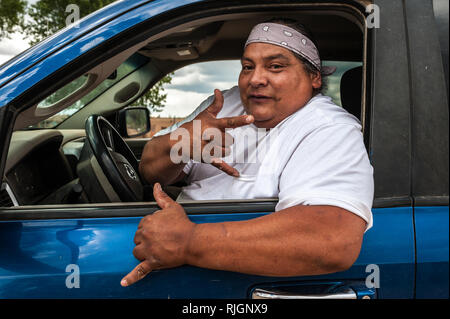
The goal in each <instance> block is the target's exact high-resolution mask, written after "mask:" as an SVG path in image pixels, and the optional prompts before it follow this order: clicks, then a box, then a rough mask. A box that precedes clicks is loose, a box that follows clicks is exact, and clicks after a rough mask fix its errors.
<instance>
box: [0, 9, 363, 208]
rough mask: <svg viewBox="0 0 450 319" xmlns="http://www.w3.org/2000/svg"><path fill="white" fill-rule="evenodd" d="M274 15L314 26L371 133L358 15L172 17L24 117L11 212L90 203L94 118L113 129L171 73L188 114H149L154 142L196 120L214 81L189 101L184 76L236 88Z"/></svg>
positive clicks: (12, 171) (10, 176) (12, 174)
mask: <svg viewBox="0 0 450 319" xmlns="http://www.w3.org/2000/svg"><path fill="white" fill-rule="evenodd" d="M272 17H286V18H293V19H296V20H299V21H302V22H303V24H305V25H306V26H308V28H309V29H310V30H311V31H312V33H313V34H314V35H315V38H316V40H317V42H318V47H319V51H320V52H321V57H322V60H323V61H325V64H330V65H335V66H337V67H338V70H337V72H336V73H335V75H333V76H332V77H330V78H329V80H328V88H327V91H326V92H325V94H329V95H331V96H332V97H333V100H334V101H335V103H337V104H340V105H342V106H343V107H344V108H346V109H348V110H349V112H351V113H352V114H354V115H355V116H356V117H358V118H359V119H360V120H361V122H362V124H363V129H364V128H365V127H366V123H367V116H368V112H367V109H366V81H365V79H366V74H365V72H366V65H367V52H366V48H367V34H366V31H365V30H366V29H365V25H364V23H365V22H364V21H365V20H364V16H363V14H362V13H361V11H360V10H358V9H355V8H354V7H352V6H350V5H346V4H342V5H327V4H320V5H303V4H301V5H294V4H292V5H277V4H273V5H271V6H267V7H264V8H260V7H256V6H253V5H243V6H241V7H239V6H238V7H236V8H229V9H223V8H222V10H220V11H219V10H206V9H205V10H204V11H203V12H202V14H198V15H197V14H189V15H187V16H184V15H182V16H180V17H178V18H174V19H173V20H170V23H169V22H168V23H166V24H165V25H166V26H167V27H166V29H164V30H161V28H160V29H158V30H159V31H158V32H154V33H151V35H150V36H147V37H144V38H143V36H142V35H137V36H139V37H140V38H139V41H138V44H135V45H134V46H133V47H131V48H128V49H126V50H124V51H122V52H121V53H119V54H116V55H115V56H109V57H107V56H106V54H107V53H103V54H105V59H104V61H103V62H102V63H101V64H99V65H97V66H95V67H94V68H91V69H89V70H85V72H84V73H83V74H82V75H79V76H77V77H75V78H72V79H71V80H70V81H68V82H66V83H61V85H60V86H59V87H58V89H57V90H56V91H55V90H53V91H49V92H48V94H47V96H46V97H45V98H44V99H41V100H40V101H36V103H34V104H33V105H32V106H31V107H29V108H27V109H26V110H24V111H23V112H21V113H20V114H19V115H18V116H17V119H16V122H15V125H14V127H15V132H14V133H13V135H12V139H11V146H10V149H9V156H8V159H7V164H6V171H5V175H4V178H3V186H2V193H3V194H4V195H5V196H6V197H10V198H12V199H11V201H9V202H8V204H5V205H6V206H12V205H19V206H29V205H48V204H53V205H66V204H70V205H73V204H92V201H91V200H90V199H89V196H88V195H86V196H85V194H83V189H84V186H83V185H81V186H82V187H81V190H80V188H79V187H77V185H79V176H78V173H77V172H78V170H77V165H79V164H80V163H81V160H82V156H83V155H82V153H83V147H84V145H85V143H87V140H86V138H85V131H84V130H85V123H86V119H87V118H88V117H89V116H90V115H92V114H97V115H101V116H103V117H106V118H108V119H110V120H112V121H114V119H115V118H116V114H117V112H118V111H119V110H120V109H122V108H125V107H127V106H129V105H130V104H132V103H133V102H134V101H136V100H137V99H138V98H139V97H140V96H141V95H142V94H145V92H147V90H149V89H150V88H151V87H152V86H153V85H154V84H155V83H157V82H158V80H160V79H161V78H163V77H164V76H165V75H166V74H169V73H171V72H175V76H174V80H173V85H172V86H167V87H166V90H167V91H166V93H167V94H168V97H167V101H168V102H169V103H170V102H172V101H178V102H174V103H176V104H178V105H179V104H181V103H180V101H183V102H184V103H183V105H179V106H180V107H182V109H181V108H180V109H179V110H178V111H177V112H179V113H169V112H165V111H166V110H163V112H162V113H161V114H160V116H159V118H158V114H152V115H151V116H152V122H151V125H152V132H151V135H153V134H155V133H156V132H157V131H158V130H160V129H163V128H166V127H168V126H170V125H172V124H173V121H178V120H180V119H182V118H184V117H185V116H186V115H187V114H189V113H190V112H189V110H188V109H189V108H190V110H193V109H194V108H195V107H197V106H198V102H199V101H200V100H201V99H200V98H198V97H199V96H201V97H202V98H203V97H206V96H209V95H211V94H212V90H211V91H210V88H209V87H208V90H207V91H209V92H206V90H205V89H204V88H205V85H206V84H208V83H205V81H202V79H198V81H197V83H196V84H195V85H194V86H193V87H192V91H189V92H194V91H195V90H197V93H198V94H197V95H196V96H197V99H194V98H192V96H193V95H192V94H191V93H185V94H187V95H185V96H183V95H180V94H179V92H176V91H177V90H178V91H182V90H181V88H182V87H183V86H184V87H187V86H188V85H191V83H188V82H178V81H184V80H185V79H184V80H183V77H182V74H185V75H186V74H190V75H193V74H194V72H196V71H192V70H193V69H195V68H196V67H197V68H198V66H200V65H203V66H204V65H210V66H211V65H213V66H214V67H212V69H214V71H215V75H216V76H217V75H218V74H222V76H223V77H224V78H226V79H230V78H236V80H235V82H236V83H237V73H238V71H239V69H238V67H235V66H233V67H230V65H234V64H233V63H236V61H238V60H239V58H240V56H241V54H242V49H243V45H244V42H245V39H246V37H247V35H248V34H249V32H250V30H251V28H252V27H253V26H254V25H255V24H257V23H260V22H262V21H265V20H267V19H270V18H272ZM150 30H151V29H150ZM220 61H223V62H220ZM233 61H234V62H233ZM237 63H239V62H237ZM202 82H203V83H202ZM223 82H226V83H221V84H222V85H223V86H222V87H219V88H220V89H226V88H227V87H226V86H229V84H230V83H229V81H228V80H227V81H223ZM192 83H195V81H193V82H192ZM343 83H344V84H343ZM42 87H43V88H44V87H45V83H43V84H42ZM61 92H63V93H64V94H62V93H61ZM185 92H187V91H185ZM189 94H191V95H190V96H189ZM162 114H165V115H164V116H162ZM30 128H32V129H33V130H32V131H31V130H30ZM365 133H366V132H365ZM366 134H367V133H366ZM50 142H51V143H50ZM144 144H145V142H142V143H141V144H136V143H135V145H134V147H138V148H139V147H141V148H143V145H144ZM136 145H137V146H136ZM43 152H44V153H45V154H55V157H54V161H60V164H59V165H56V164H55V165H50V166H45V165H41V164H43V163H42V162H46V161H47V162H48V163H52V162H50V161H49V160H48V158H47V157H45V156H40V155H39V154H41V155H42V154H43ZM31 163H33V165H31ZM40 163H41V164H40ZM61 163H62V164H61ZM54 167H58V169H59V173H58V178H59V177H61V176H63V177H64V178H60V179H58V181H56V180H55V181H52V179H53V176H54V175H55V174H54V172H53V171H52V169H53V168H54ZM38 172H39V173H38ZM96 172H97V173H98V174H99V175H102V176H101V177H99V179H98V180H99V181H103V182H105V183H107V184H108V185H106V186H104V191H105V192H106V191H108V190H109V189H111V188H113V187H112V186H111V185H110V184H111V183H110V182H108V178H105V176H104V173H102V172H101V169H98V168H97V169H96ZM26 177H27V178H26ZM31 177H33V178H31ZM53 182H54V183H53ZM25 188H28V189H33V190H36V191H37V192H38V194H37V195H36V196H34V197H33V198H32V199H30V198H29V197H26V196H23V195H22V194H23V193H22V191H21V190H23V189H25ZM77 192H80V194H78V193H77ZM30 194H31V193H30ZM28 195H29V194H28ZM105 198H115V197H114V196H109V197H108V196H107V197H105ZM142 199H143V201H148V200H149V198H142ZM107 202H109V201H108V200H105V203H107ZM97 203H98V201H97Z"/></svg>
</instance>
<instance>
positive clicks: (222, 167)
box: [211, 158, 239, 177]
mask: <svg viewBox="0 0 450 319" xmlns="http://www.w3.org/2000/svg"><path fill="white" fill-rule="evenodd" d="M211 165H212V166H214V167H216V168H218V169H220V170H221V171H222V172H224V173H226V174H228V175H231V176H234V177H239V172H238V171H237V170H236V169H235V168H234V167H231V166H230V165H228V164H227V163H225V162H224V161H222V160H221V159H220V158H214V159H213V160H212V161H211Z"/></svg>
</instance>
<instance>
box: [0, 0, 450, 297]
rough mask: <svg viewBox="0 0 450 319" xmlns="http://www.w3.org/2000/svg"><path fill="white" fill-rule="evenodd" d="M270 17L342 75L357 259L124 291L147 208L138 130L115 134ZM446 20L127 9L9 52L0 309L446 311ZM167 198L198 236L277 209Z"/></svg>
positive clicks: (391, 5)
mask: <svg viewBox="0 0 450 319" xmlns="http://www.w3.org/2000/svg"><path fill="white" fill-rule="evenodd" d="M278 16H283V17H291V18H295V19H297V20H301V21H303V23H304V24H305V25H308V27H309V28H310V29H311V30H312V32H313V33H314V34H315V35H316V38H317V39H316V40H317V42H318V45H319V48H320V52H321V54H322V59H323V60H325V61H328V62H330V63H335V64H336V65H345V66H346V68H345V70H344V69H341V71H339V69H338V72H337V74H338V75H339V76H338V78H337V80H336V85H334V86H333V87H334V88H335V90H336V91H337V92H338V93H339V95H337V96H339V99H340V100H339V101H338V103H340V104H341V105H342V106H343V107H344V108H346V109H347V110H348V111H349V112H351V113H352V114H354V115H355V116H357V117H358V118H359V119H360V120H361V123H362V126H363V133H364V141H365V144H366V147H367V151H368V154H369V157H370V160H371V163H372V165H373V167H374V178H375V198H374V205H373V210H372V211H373V219H374V220H373V225H374V226H373V228H371V229H370V230H369V231H367V232H366V234H365V237H364V242H363V246H362V249H361V253H360V255H359V257H358V259H357V260H356V262H355V263H354V265H353V266H352V267H351V268H350V269H348V270H346V271H343V272H339V273H333V274H328V275H320V276H311V277H283V278H278V277H262V276H253V275H246V274H241V273H234V272H225V271H215V270H208V269H202V268H196V267H192V266H182V267H178V268H174V269H167V270H159V271H154V272H152V273H151V274H150V275H148V276H147V277H145V278H144V279H143V280H141V281H140V282H138V283H136V284H135V285H133V286H130V287H127V288H123V287H121V286H120V280H121V278H122V277H123V276H124V275H125V274H127V273H128V272H129V271H130V270H131V269H133V268H134V267H135V266H136V265H137V263H138V261H137V260H136V259H135V258H134V256H133V255H132V250H133V248H134V243H133V237H134V233H135V230H136V228H137V225H138V223H139V221H140V219H141V218H142V217H143V216H145V215H147V214H151V213H153V212H154V211H156V210H158V209H159V208H158V206H157V205H156V203H155V202H154V201H152V200H151V198H150V197H149V195H148V191H147V188H146V187H145V186H143V185H141V184H133V183H128V182H129V179H127V178H126V175H128V176H129V177H133V174H136V172H137V165H138V159H139V158H140V154H141V152H142V149H143V147H144V145H145V142H146V141H147V140H148V138H143V137H142V136H140V135H141V134H143V133H146V132H147V131H148V129H149V123H148V121H140V122H139V121H136V123H137V122H139V123H137V124H136V123H134V124H135V125H136V127H131V129H130V128H129V127H128V126H127V125H128V124H127V123H128V122H129V121H128V119H129V118H133V116H134V117H136V114H138V113H142V114H143V116H144V118H145V117H146V118H148V111H147V110H146V109H145V108H144V109H135V110H133V109H132V108H130V107H129V106H130V105H131V104H132V103H133V102H134V101H136V100H137V99H138V98H139V97H140V96H142V95H143V94H145V92H147V91H148V90H149V89H151V88H152V86H154V85H155V84H156V83H157V82H158V81H159V80H160V79H162V78H163V77H164V76H166V75H167V74H171V73H172V72H174V71H175V70H179V69H181V68H184V67H189V66H190V65H193V64H194V63H200V62H208V61H218V62H219V63H220V61H228V60H236V59H239V57H240V55H241V53H242V48H243V43H244V41H245V39H246V37H247V35H248V33H249V32H250V30H251V27H252V26H253V25H255V24H257V23H258V22H260V21H264V20H267V19H269V18H272V17H278ZM448 20H449V13H448V1H447V0H433V1H432V0H429V1H423V0H409V1H402V0H379V1H378V0H377V1H369V0H327V1H304V0H294V1H293V0H290V1H287V0H286V1H284V0H277V1H270V0H267V1H265V0H260V1H245V0H244V1H242V0H240V1H233V0H230V1H225V0H223V1H207V0H205V1H199V0H170V1H169V0H155V1H144V0H141V1H135V0H125V1H118V2H115V3H112V4H111V5H109V6H107V7H105V8H103V9H101V10H99V11H97V12H95V13H93V14H91V15H89V16H87V17H85V18H84V19H82V20H81V21H79V23H78V24H77V25H72V26H69V27H68V28H66V29H64V30H61V31H60V32H58V33H57V34H55V35H54V36H51V37H49V38H47V39H46V40H44V41H42V42H41V43H39V44H37V45H36V46H34V47H32V48H30V49H28V50H27V51H25V52H23V53H21V54H20V55H18V56H16V57H14V58H13V59H12V60H10V61H8V62H7V63H5V64H4V65H2V66H1V67H0V154H1V161H0V172H1V176H2V182H1V193H0V195H1V197H0V200H1V201H0V206H1V207H0V298H2V299H7V298H189V299H193V298H273V299H292V298H354V299H369V298H383V299H384V298H388V299H389V298H408V299H409V298H448V297H449V206H448V203H449V193H448V189H449V186H448V176H449V175H448V173H449V172H448V166H449V158H448V154H449V151H448V149H449V140H448V136H449V132H448V128H449V120H448V111H449V107H448V93H447V92H448V39H449V37H448ZM339 63H341V64H339ZM349 66H351V67H349ZM339 72H340V73H339ZM330 87H331V85H330ZM186 102H188V101H186ZM186 104H188V103H186ZM194 106H196V105H194ZM139 136H140V137H139ZM133 137H134V138H133ZM135 137H138V138H135ZM116 153H119V154H120V155H121V156H122V157H121V158H123V157H124V158H125V161H126V164H127V165H124V166H123V169H119V168H118V167H117V165H116V164H117V161H116V160H117V157H114V156H113V154H116ZM174 187H176V185H175V186H174ZM180 203H181V205H182V206H183V207H184V209H185V210H186V212H187V214H188V216H189V218H190V219H191V220H192V221H194V222H195V223H211V222H221V221H238V220H245V219H251V218H255V217H259V216H262V215H264V214H270V213H271V212H273V211H274V208H275V205H276V203H277V199H276V198H267V199H261V200H227V201H190V202H180Z"/></svg>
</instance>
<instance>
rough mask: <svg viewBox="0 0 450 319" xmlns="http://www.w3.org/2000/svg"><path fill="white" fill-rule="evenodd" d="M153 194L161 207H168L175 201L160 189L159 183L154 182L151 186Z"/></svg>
mask: <svg viewBox="0 0 450 319" xmlns="http://www.w3.org/2000/svg"><path fill="white" fill-rule="evenodd" d="M153 196H154V197H155V200H156V203H157V204H158V206H159V207H161V208H162V209H165V208H168V207H169V206H170V205H172V204H173V203H175V201H174V200H173V199H172V198H170V197H169V195H167V194H166V193H165V192H164V191H163V190H162V187H161V184H159V183H155V185H154V186H153Z"/></svg>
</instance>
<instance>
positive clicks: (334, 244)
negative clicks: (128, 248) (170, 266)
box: [187, 206, 365, 276]
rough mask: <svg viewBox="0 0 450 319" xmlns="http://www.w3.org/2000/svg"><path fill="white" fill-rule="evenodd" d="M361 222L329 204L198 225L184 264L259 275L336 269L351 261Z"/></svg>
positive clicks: (360, 229)
mask: <svg viewBox="0 0 450 319" xmlns="http://www.w3.org/2000/svg"><path fill="white" fill-rule="evenodd" d="M364 228H365V223H364V221H363V220H362V219H361V218H359V217H358V216H356V215H354V214H352V213H350V212H347V211H345V210H342V209H339V208H336V207H332V206H296V207H292V208H288V209H285V210H282V211H279V212H276V213H273V214H270V215H266V216H263V217H260V218H256V219H253V220H248V221H239V222H225V223H215V224H198V225H197V226H196V229H195V231H194V233H193V235H192V237H191V239H190V242H189V245H188V252H187V256H188V257H187V258H188V260H187V263H188V264H190V265H194V266H199V267H204V268H210V269H220V270H229V271H236V272H243V273H248V274H255V275H264V276H304V275H316V274H324V273H332V272H336V271H342V270H345V269H347V268H348V267H350V266H351V265H352V264H353V262H354V261H355V260H356V258H357V256H358V254H359V250H360V247H361V242H362V236H363V233H364Z"/></svg>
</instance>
